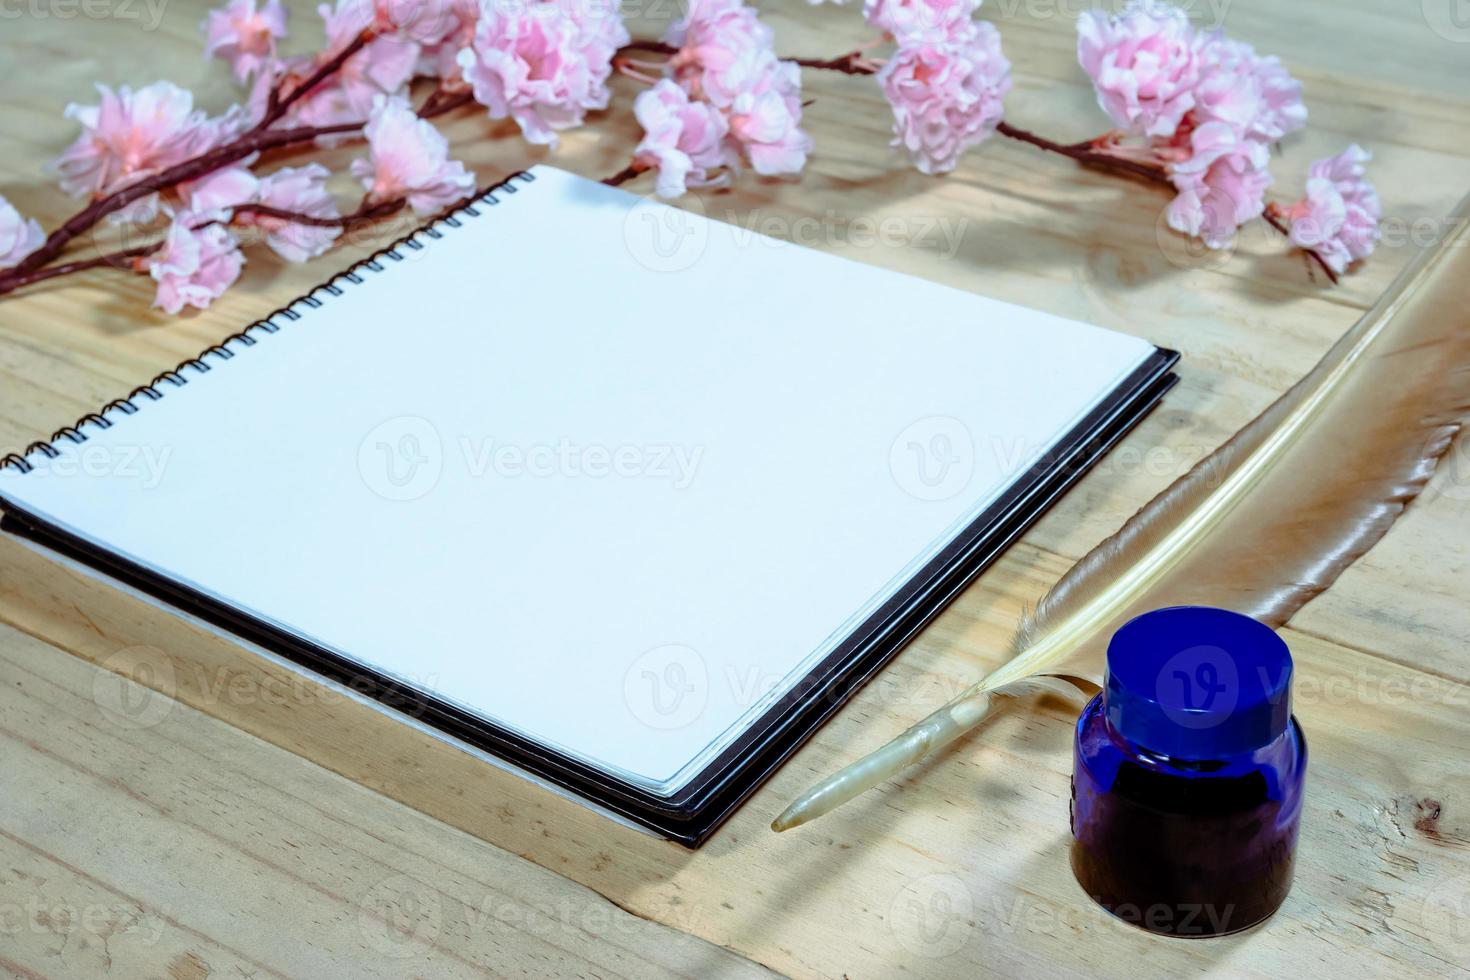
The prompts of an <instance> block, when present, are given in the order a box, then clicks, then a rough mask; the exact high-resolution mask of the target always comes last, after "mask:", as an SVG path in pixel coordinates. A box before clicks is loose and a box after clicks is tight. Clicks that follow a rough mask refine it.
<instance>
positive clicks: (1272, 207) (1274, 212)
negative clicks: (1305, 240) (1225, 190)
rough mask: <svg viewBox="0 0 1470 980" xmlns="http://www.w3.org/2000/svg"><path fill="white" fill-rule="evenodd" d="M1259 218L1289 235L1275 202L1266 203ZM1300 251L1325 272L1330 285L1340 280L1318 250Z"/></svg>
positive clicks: (1288, 236)
mask: <svg viewBox="0 0 1470 980" xmlns="http://www.w3.org/2000/svg"><path fill="white" fill-rule="evenodd" d="M1261 220H1263V221H1265V222H1266V224H1268V225H1270V226H1271V227H1272V228H1275V229H1276V230H1277V231H1279V232H1281V234H1283V235H1285V236H1286V237H1287V238H1290V237H1291V229H1290V228H1288V227H1287V226H1286V223H1285V222H1283V221H1282V220H1281V216H1280V214H1279V212H1278V209H1277V205H1276V204H1275V203H1272V204H1267V205H1266V210H1265V211H1263V212H1262V213H1261ZM1302 251H1303V252H1305V253H1307V257H1308V258H1309V259H1312V260H1313V261H1315V262H1316V263H1317V266H1318V268H1320V269H1321V270H1322V271H1323V272H1324V273H1326V274H1327V279H1328V281H1329V282H1331V283H1332V285H1334V286H1336V285H1337V284H1338V282H1339V281H1340V280H1339V278H1338V275H1337V273H1336V272H1333V271H1332V266H1330V265H1328V264H1327V260H1326V259H1325V258H1323V257H1322V254H1321V253H1320V252H1318V251H1317V250H1316V249H1314V248H1304V249H1302ZM1307 271H1308V272H1310V271H1311V270H1310V269H1308V270H1307Z"/></svg>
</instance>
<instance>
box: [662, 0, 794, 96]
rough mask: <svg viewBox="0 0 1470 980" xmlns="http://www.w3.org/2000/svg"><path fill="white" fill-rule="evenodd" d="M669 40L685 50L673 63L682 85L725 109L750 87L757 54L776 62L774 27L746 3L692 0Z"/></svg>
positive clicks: (670, 30)
mask: <svg viewBox="0 0 1470 980" xmlns="http://www.w3.org/2000/svg"><path fill="white" fill-rule="evenodd" d="M664 40H665V41H666V42H667V43H669V44H672V45H674V46H675V47H677V48H679V51H678V53H676V54H675V55H674V57H673V58H671V59H670V61H669V64H670V66H671V67H672V68H673V70H674V77H675V78H676V79H677V80H678V82H679V84H680V85H682V86H684V88H685V89H686V90H687V91H688V92H689V94H690V95H692V96H694V97H695V98H697V99H704V100H706V101H708V102H711V103H713V104H714V105H717V106H720V107H721V108H725V107H728V106H729V105H730V104H731V103H732V102H734V101H735V98H736V96H738V95H739V94H740V93H741V92H742V91H744V90H745V89H746V88H747V87H748V86H749V83H750V80H751V77H752V72H751V64H752V63H753V62H752V60H751V59H750V56H751V54H752V53H763V54H765V55H767V56H768V57H769V58H770V59H771V60H774V58H775V54H774V47H773V45H774V44H775V37H774V35H772V33H771V29H770V28H769V27H767V26H766V25H765V24H763V23H761V22H760V19H759V18H758V17H757V16H756V12H755V10H753V9H752V8H750V7H747V6H745V5H744V4H743V3H742V2H741V0H689V11H688V13H687V14H686V16H685V17H684V18H683V19H682V20H678V21H675V22H674V23H673V24H672V25H671V26H670V27H669V30H668V32H667V33H666V34H665V35H664Z"/></svg>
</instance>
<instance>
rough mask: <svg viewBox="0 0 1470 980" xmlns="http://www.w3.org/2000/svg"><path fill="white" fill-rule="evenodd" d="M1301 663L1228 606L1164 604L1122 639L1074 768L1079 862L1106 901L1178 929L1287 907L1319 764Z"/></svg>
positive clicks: (1226, 924) (1193, 930)
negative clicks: (1311, 750) (1300, 711)
mask: <svg viewBox="0 0 1470 980" xmlns="http://www.w3.org/2000/svg"><path fill="white" fill-rule="evenodd" d="M1291 671H1292V666H1291V653H1290V651H1288V650H1287V648H1286V643H1285V642H1284V641H1283V640H1282V639H1281V638H1280V637H1279V636H1277V635H1276V633H1275V631H1274V630H1272V629H1270V628H1269V627H1267V626H1265V625H1263V624H1261V623H1259V622H1257V621H1256V620H1254V619H1251V618H1250V617H1248V616H1242V615H1240V614H1239V613H1233V612H1228V611H1226V610H1223V609H1212V608H1208V607H1204V606H1176V607H1172V608H1168V609H1157V610H1154V611H1153V612H1149V613H1145V614H1144V615H1142V616H1139V617H1137V618H1136V619H1133V620H1131V621H1130V622H1128V623H1127V624H1125V625H1124V626H1123V627H1122V628H1121V629H1119V630H1118V631H1117V632H1116V633H1115V634H1113V637H1112V640H1111V642H1110V643H1109V645H1108V657H1107V679H1106V681H1105V683H1104V686H1103V690H1102V693H1100V694H1099V695H1098V696H1097V697H1095V698H1093V699H1092V701H1091V702H1090V703H1089V704H1088V705H1087V707H1086V708H1084V709H1083V711H1082V716H1081V717H1080V718H1079V719H1078V721H1077V733H1076V751H1075V754H1074V758H1073V772H1072V804H1071V817H1072V871H1073V873H1074V874H1075V875H1076V876H1077V881H1078V882H1079V883H1080V884H1081V885H1082V888H1083V889H1084V890H1085V891H1086V892H1087V894H1088V895H1090V896H1091V897H1092V898H1093V900H1094V901H1096V902H1097V903H1098V904H1100V905H1101V906H1103V907H1104V908H1105V909H1107V910H1108V911H1109V912H1111V913H1112V914H1113V915H1115V916H1117V917H1119V918H1121V919H1124V920H1126V921H1128V922H1132V923H1133V924H1135V925H1138V926H1141V927H1142V928H1144V929H1147V930H1149V931H1151V932H1157V933H1166V934H1169V935H1177V936H1218V935H1225V934H1227V933H1231V932H1238V931H1240V930H1242V929H1246V928H1249V927H1250V926H1252V925H1255V924H1256V923H1257V922H1260V921H1261V920H1263V919H1265V918H1267V917H1268V916H1270V915H1271V913H1272V912H1274V911H1276V908H1277V907H1278V906H1279V905H1280V904H1281V903H1282V901H1283V900H1284V899H1285V898H1286V893H1287V891H1288V890H1290V888H1291V874H1292V864H1293V860H1294V857H1295V854H1296V841H1297V826H1298V823H1299V821H1300V818H1301V808H1302V783H1303V779H1304V777H1305V775H1306V766H1307V744H1306V740H1305V739H1304V738H1303V736H1302V732H1301V729H1300V728H1299V727H1298V725H1297V722H1296V719H1295V718H1294V717H1292V714H1291Z"/></svg>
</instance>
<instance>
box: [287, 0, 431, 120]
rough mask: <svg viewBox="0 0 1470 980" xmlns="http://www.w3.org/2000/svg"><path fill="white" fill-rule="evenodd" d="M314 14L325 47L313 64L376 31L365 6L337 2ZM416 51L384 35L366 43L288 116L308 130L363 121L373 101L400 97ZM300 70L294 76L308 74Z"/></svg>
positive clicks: (362, 1)
mask: <svg viewBox="0 0 1470 980" xmlns="http://www.w3.org/2000/svg"><path fill="white" fill-rule="evenodd" d="M317 13H319V14H320V15H321V17H322V20H323V21H324V22H325V24H326V30H327V46H326V49H325V51H324V52H323V53H322V54H321V55H319V56H318V58H317V61H316V63H317V64H320V63H321V62H323V61H325V60H327V59H328V58H331V57H332V56H334V55H335V54H336V53H337V52H339V51H341V50H342V49H343V48H345V47H346V46H347V45H348V44H351V43H352V41H353V40H354V39H355V38H356V37H357V36H358V35H359V34H361V33H362V32H363V31H365V30H367V29H368V28H372V27H375V26H377V20H376V18H377V12H376V10H375V8H374V6H373V4H372V3H371V2H369V0H337V6H336V7H335V8H333V7H331V6H330V5H328V4H322V5H321V6H320V7H318V8H317ZM418 60H419V46H418V45H417V44H415V43H414V42H413V41H411V40H408V39H407V38H406V37H400V36H398V35H395V34H387V35H384V36H381V37H377V38H375V39H374V40H372V41H370V42H369V43H368V44H367V46H366V47H364V48H363V49H362V50H360V51H358V52H357V53H356V54H354V55H353V56H352V57H350V58H348V59H347V61H346V62H345V63H344V64H343V65H342V67H341V68H340V69H338V71H337V73H336V74H335V75H334V76H332V80H331V81H330V82H328V83H327V84H324V85H323V86H321V87H320V88H319V89H318V90H316V91H315V92H313V93H312V94H311V95H309V96H307V97H306V98H304V99H302V101H301V102H299V103H297V105H296V106H295V111H294V113H293V114H294V116H295V118H296V119H298V120H299V121H300V122H302V123H304V124H306V125H310V126H331V125H335V124H337V123H346V122H357V121H358V120H361V119H364V118H366V117H367V114H368V112H369V111H370V110H371V109H372V106H373V100H374V99H376V98H377V97H378V96H379V95H396V94H399V93H401V92H403V91H404V89H405V88H406V86H407V85H408V82H409V80H410V79H411V78H413V73H414V69H415V67H416V66H417V65H418ZM312 67H313V66H312V65H310V64H308V65H303V66H300V67H298V68H297V69H296V72H294V74H300V75H302V76H305V75H308V74H310V72H311V71H312Z"/></svg>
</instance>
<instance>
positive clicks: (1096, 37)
mask: <svg viewBox="0 0 1470 980" xmlns="http://www.w3.org/2000/svg"><path fill="white" fill-rule="evenodd" d="M1199 48H1200V45H1199V41H1198V38H1197V37H1196V36H1195V32H1194V28H1193V27H1191V26H1190V23H1189V18H1188V17H1187V16H1185V13H1184V11H1183V10H1180V9H1179V8H1178V7H1171V6H1165V5H1162V4H1158V3H1155V2H1154V0H1133V2H1132V3H1130V4H1129V5H1128V6H1127V7H1125V8H1124V9H1123V12H1122V13H1121V14H1119V15H1118V16H1115V17H1109V16H1108V15H1106V14H1104V13H1101V12H1098V11H1092V10H1090V11H1086V12H1084V13H1083V14H1082V15H1081V16H1080V17H1078V18H1077V60H1078V61H1079V62H1081V64H1082V70H1083V71H1085V72H1087V75H1088V77H1089V78H1091V79H1092V85H1093V88H1094V89H1096V91H1097V102H1098V105H1100V106H1101V107H1102V110H1103V111H1104V112H1106V113H1107V114H1108V115H1109V116H1111V117H1112V119H1113V122H1115V123H1117V125H1118V126H1120V127H1121V128H1123V129H1126V130H1128V131H1129V132H1131V133H1135V134H1137V135H1140V136H1171V135H1173V134H1174V132H1175V130H1177V129H1178V128H1179V123H1180V121H1181V120H1182V119H1183V118H1184V114H1185V113H1186V112H1188V111H1189V110H1190V109H1192V108H1194V105H1195V94H1194V89H1195V85H1196V83H1197V82H1198V81H1199V74H1200V50H1199Z"/></svg>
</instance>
